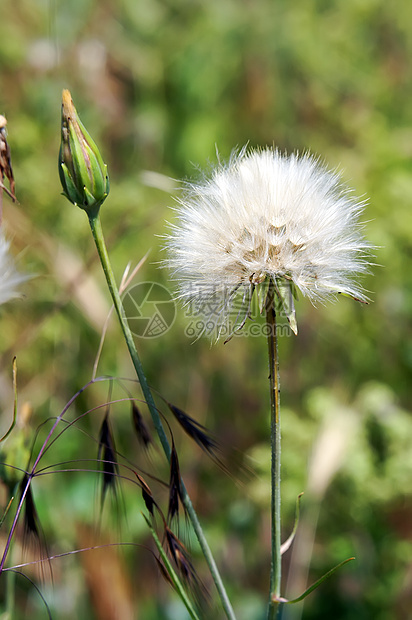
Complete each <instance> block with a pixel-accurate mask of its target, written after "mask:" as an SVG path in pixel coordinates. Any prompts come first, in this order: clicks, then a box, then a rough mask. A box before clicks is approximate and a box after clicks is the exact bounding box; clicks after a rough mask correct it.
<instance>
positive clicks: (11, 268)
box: [0, 231, 31, 304]
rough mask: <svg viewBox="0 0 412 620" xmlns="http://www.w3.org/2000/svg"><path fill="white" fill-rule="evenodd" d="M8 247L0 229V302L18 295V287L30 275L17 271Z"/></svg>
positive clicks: (2, 302) (8, 244)
mask: <svg viewBox="0 0 412 620" xmlns="http://www.w3.org/2000/svg"><path fill="white" fill-rule="evenodd" d="M9 247H10V243H9V242H8V241H6V239H5V238H4V236H3V234H2V232H1V231H0V304H4V303H6V302H8V301H10V299H14V298H16V297H20V296H21V294H20V293H19V291H18V287H19V286H20V285H21V284H22V283H23V282H25V281H26V280H28V279H29V278H30V277H31V276H29V275H26V274H22V273H20V272H19V271H17V269H16V267H15V265H14V261H13V259H12V257H11V256H10V254H9Z"/></svg>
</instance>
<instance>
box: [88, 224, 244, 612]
mask: <svg viewBox="0 0 412 620" xmlns="http://www.w3.org/2000/svg"><path fill="white" fill-rule="evenodd" d="M89 223H90V228H91V231H92V235H93V239H94V241H95V244H96V248H97V252H98V254H99V258H100V262H101V264H102V267H103V271H104V274H105V276H106V281H107V285H108V287H109V291H110V294H111V297H112V300H113V304H114V307H115V310H116V313H117V316H118V318H119V321H120V325H121V328H122V331H123V336H124V338H125V341H126V344H127V348H128V349H129V353H130V357H131V360H132V363H133V366H134V368H135V371H136V374H137V377H138V379H139V382H140V386H141V389H142V392H143V396H144V398H145V400H146V403H147V406H148V408H149V411H150V415H151V417H152V420H153V424H154V426H155V429H156V432H157V434H158V436H159V440H160V443H161V444H162V448H163V451H164V453H165V455H166V457H167V459H168V460H169V461H170V455H171V447H170V443H169V441H168V438H167V436H166V433H165V430H164V427H163V424H162V420H161V418H160V415H159V412H158V410H157V407H156V404H155V401H154V398H153V395H152V392H151V390H150V387H149V384H148V382H147V379H146V376H145V374H144V371H143V366H142V363H141V361H140V358H139V355H138V352H137V349H136V345H135V342H134V340H133V335H132V332H131V331H130V328H129V325H128V322H127V318H126V316H125V313H124V310H123V305H122V301H121V299H120V294H119V290H118V287H117V284H116V281H115V278H114V274H113V270H112V267H111V263H110V259H109V255H108V252H107V248H106V244H105V241H104V237H103V230H102V226H101V221H100V216H99V214H98V213H97V214H96V213H93V214H90V215H89ZM181 488H182V501H183V504H184V505H185V507H186V510H187V513H188V515H189V518H190V520H191V523H192V526H193V529H194V531H195V533H196V536H197V539H198V541H199V545H200V548H201V549H202V552H203V555H204V557H205V560H206V562H207V564H208V566H209V570H210V573H211V575H212V578H213V581H214V583H215V585H216V589H217V591H218V593H219V596H220V600H221V602H222V606H223V609H224V611H225V613H226V616H227V618H228V619H229V620H236V618H235V614H234V611H233V608H232V606H231V603H230V601H229V598H228V595H227V593H226V589H225V587H224V584H223V581H222V578H221V576H220V573H219V570H218V568H217V565H216V562H215V560H214V558H213V555H212V552H211V550H210V547H209V545H208V543H207V540H206V537H205V535H204V532H203V530H202V527H201V525H200V522H199V519H198V517H197V514H196V511H195V509H194V507H193V504H192V502H191V499H190V497H189V494H188V492H187V490H186V487H185V485H184V482H183V480H182V487H181Z"/></svg>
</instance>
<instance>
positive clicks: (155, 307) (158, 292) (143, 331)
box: [123, 282, 176, 338]
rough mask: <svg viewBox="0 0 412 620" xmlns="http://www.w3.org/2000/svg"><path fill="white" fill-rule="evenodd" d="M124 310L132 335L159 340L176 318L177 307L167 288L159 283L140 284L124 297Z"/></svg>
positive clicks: (128, 291) (129, 290)
mask: <svg viewBox="0 0 412 620" xmlns="http://www.w3.org/2000/svg"><path fill="white" fill-rule="evenodd" d="M123 308H124V312H125V315H126V317H127V320H128V323H129V327H130V329H131V331H132V333H133V334H134V335H135V336H137V337H138V338H158V337H159V336H162V335H163V334H165V333H166V332H167V330H168V329H169V328H170V327H171V326H172V325H173V322H174V320H175V318H176V306H175V303H174V301H173V298H172V296H171V294H170V293H169V291H168V290H167V288H166V287H165V286H162V285H161V284H158V283H157V282H140V283H139V284H135V285H134V286H132V288H130V289H128V290H127V291H126V293H125V294H124V295H123Z"/></svg>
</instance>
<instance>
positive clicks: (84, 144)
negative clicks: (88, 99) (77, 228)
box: [59, 90, 109, 215]
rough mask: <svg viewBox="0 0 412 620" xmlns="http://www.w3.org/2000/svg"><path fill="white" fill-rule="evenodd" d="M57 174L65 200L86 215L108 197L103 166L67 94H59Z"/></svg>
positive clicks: (96, 209)
mask: <svg viewBox="0 0 412 620" xmlns="http://www.w3.org/2000/svg"><path fill="white" fill-rule="evenodd" d="M59 174H60V182H61V184H62V187H63V193H64V195H65V196H66V198H68V199H69V200H70V202H72V203H73V204H74V205H76V206H78V207H80V208H81V209H84V210H85V211H86V212H87V213H88V215H94V214H97V213H98V211H99V209H100V206H101V205H102V204H103V202H104V200H105V199H106V197H107V195H108V193H109V177H108V174H107V166H106V164H104V163H103V159H102V157H101V155H100V152H99V149H98V148H97V146H96V144H95V143H94V141H93V140H92V138H91V137H90V135H89V134H88V132H87V131H86V129H85V127H84V126H83V124H82V123H81V121H80V119H79V117H78V115H77V112H76V108H75V107H74V105H73V101H72V97H71V95H70V92H69V91H68V90H64V91H63V101H62V124H61V144H60V152H59Z"/></svg>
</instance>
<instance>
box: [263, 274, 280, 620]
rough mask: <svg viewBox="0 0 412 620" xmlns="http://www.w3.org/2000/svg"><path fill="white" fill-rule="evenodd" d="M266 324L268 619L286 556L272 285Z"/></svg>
mask: <svg viewBox="0 0 412 620" xmlns="http://www.w3.org/2000/svg"><path fill="white" fill-rule="evenodd" d="M266 325H267V327H268V329H267V331H268V350H269V381H270V411H271V422H270V429H271V433H270V436H271V449H272V462H271V512H272V515H271V517H272V556H271V568H270V598H269V605H268V613H267V618H268V620H273V619H274V618H276V616H277V615H278V612H279V611H280V607H281V605H280V604H279V602H278V599H279V597H280V587H281V576H282V556H281V549H280V546H281V532H280V386H279V357H278V340H277V333H276V311H275V306H274V283H273V282H272V281H271V282H270V283H269V289H268V294H267V299H266Z"/></svg>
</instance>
